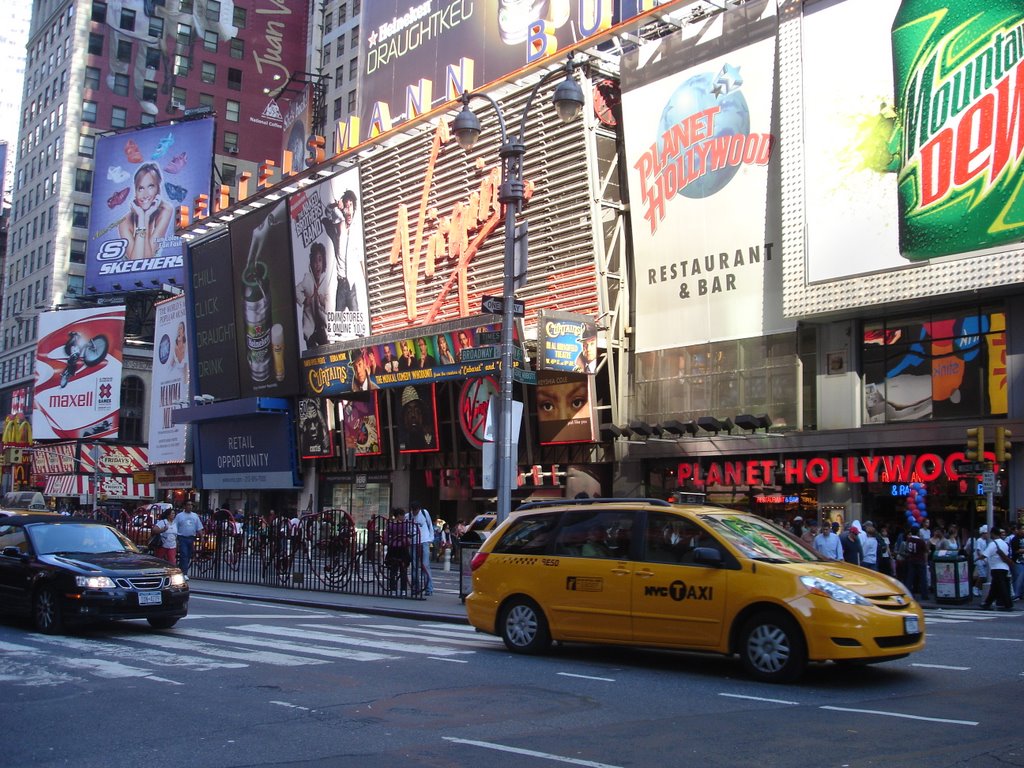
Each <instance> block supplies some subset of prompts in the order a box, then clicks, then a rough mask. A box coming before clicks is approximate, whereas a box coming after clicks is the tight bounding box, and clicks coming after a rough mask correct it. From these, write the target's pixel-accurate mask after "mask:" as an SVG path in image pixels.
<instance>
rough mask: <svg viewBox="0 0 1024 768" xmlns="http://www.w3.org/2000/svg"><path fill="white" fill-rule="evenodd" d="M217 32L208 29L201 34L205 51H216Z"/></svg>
mask: <svg viewBox="0 0 1024 768" xmlns="http://www.w3.org/2000/svg"><path fill="white" fill-rule="evenodd" d="M217 42H218V40H217V33H216V32H215V31H214V30H212V29H209V30H207V31H206V32H205V33H204V34H203V48H204V49H205V50H207V51H213V52H214V53H216V52H217Z"/></svg>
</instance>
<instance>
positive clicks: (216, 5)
mask: <svg viewBox="0 0 1024 768" xmlns="http://www.w3.org/2000/svg"><path fill="white" fill-rule="evenodd" d="M206 20H207V21H220V0H207V3H206Z"/></svg>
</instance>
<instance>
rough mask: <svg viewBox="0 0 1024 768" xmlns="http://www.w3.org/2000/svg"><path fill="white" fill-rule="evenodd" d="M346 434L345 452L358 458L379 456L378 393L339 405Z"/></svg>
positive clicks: (358, 397) (371, 393)
mask: <svg viewBox="0 0 1024 768" xmlns="http://www.w3.org/2000/svg"><path fill="white" fill-rule="evenodd" d="M338 408H339V409H340V410H341V423H342V428H343V430H344V432H345V450H347V451H353V452H354V453H355V455H356V456H377V455H379V454H380V453H381V443H380V400H379V399H378V397H377V393H376V392H367V393H366V394H365V395H358V396H355V397H349V398H346V399H344V400H342V401H340V402H339V403H338Z"/></svg>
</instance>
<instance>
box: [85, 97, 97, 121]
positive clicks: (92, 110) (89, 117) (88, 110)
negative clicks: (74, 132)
mask: <svg viewBox="0 0 1024 768" xmlns="http://www.w3.org/2000/svg"><path fill="white" fill-rule="evenodd" d="M82 122H83V123H95V122H96V102H95V101H83V102H82Z"/></svg>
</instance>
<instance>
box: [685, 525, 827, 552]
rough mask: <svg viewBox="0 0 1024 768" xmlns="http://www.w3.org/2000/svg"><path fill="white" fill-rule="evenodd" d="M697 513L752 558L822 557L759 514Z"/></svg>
mask: <svg viewBox="0 0 1024 768" xmlns="http://www.w3.org/2000/svg"><path fill="white" fill-rule="evenodd" d="M700 517H701V522H703V523H705V524H707V525H708V526H709V527H710V528H712V529H713V530H714V531H715V533H717V534H718V535H719V536H721V537H722V538H723V539H725V540H726V541H728V542H729V543H730V544H732V545H733V546H734V547H736V549H738V550H739V551H740V552H741V553H743V555H745V556H746V557H749V558H751V559H753V560H772V561H775V562H783V563H802V562H809V561H817V560H821V557H820V556H819V555H818V554H817V553H816V552H813V551H812V550H810V549H808V548H807V546H805V545H804V543H803V542H802V541H800V540H798V539H795V538H794V537H793V536H791V535H790V534H788V533H786V531H784V530H782V529H781V528H779V527H778V526H776V525H773V524H772V523H769V522H768V521H767V520H762V519H761V518H759V517H753V516H752V515H740V514H736V515H701V516H700Z"/></svg>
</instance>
